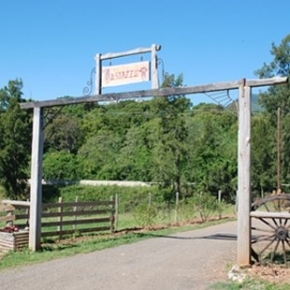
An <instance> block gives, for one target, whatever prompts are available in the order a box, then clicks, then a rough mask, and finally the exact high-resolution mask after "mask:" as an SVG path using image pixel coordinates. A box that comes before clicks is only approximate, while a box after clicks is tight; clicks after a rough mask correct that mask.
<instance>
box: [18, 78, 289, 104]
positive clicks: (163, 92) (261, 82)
mask: <svg viewBox="0 0 290 290" xmlns="http://www.w3.org/2000/svg"><path fill="white" fill-rule="evenodd" d="M243 82H245V83H244V84H245V86H248V87H261V86H270V85H277V84H283V83H286V82H288V78H287V77H274V78H268V79H257V80H240V81H231V82H221V83H211V84H206V85H198V86H188V87H174V88H161V89H151V90H141V91H131V92H123V93H108V94H101V95H92V96H81V97H73V98H68V99H56V100H48V101H35V102H26V103H20V108H21V109H31V108H35V107H39V108H44V107H55V106H65V105H72V104H81V103H90V102H110V101H119V100H125V99H138V98H149V97H153V96H155V97H165V96H172V95H191V94H198V93H209V92H217V91H226V90H234V89H238V88H239V87H240V86H241V85H242V84H243Z"/></svg>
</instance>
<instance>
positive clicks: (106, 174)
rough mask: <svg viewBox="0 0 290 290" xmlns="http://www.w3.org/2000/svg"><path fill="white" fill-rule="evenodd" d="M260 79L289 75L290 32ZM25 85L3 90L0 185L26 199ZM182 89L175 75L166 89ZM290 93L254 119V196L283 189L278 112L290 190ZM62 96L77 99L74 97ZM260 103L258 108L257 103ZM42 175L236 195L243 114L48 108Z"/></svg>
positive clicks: (150, 107) (160, 102) (138, 106)
mask: <svg viewBox="0 0 290 290" xmlns="http://www.w3.org/2000/svg"><path fill="white" fill-rule="evenodd" d="M271 54H272V56H273V60H272V62H270V63H269V64H266V63H265V64H264V65H263V66H262V68H260V69H258V70H257V71H256V72H255V73H256V75H257V77H259V78H266V77H272V76H277V75H278V76H289V75H290V35H288V36H286V37H285V38H284V39H283V40H282V41H281V43H280V44H279V45H275V44H274V43H273V44H272V47H271ZM22 85H23V83H22V80H20V79H16V80H11V81H9V82H8V85H7V86H5V87H4V88H2V89H1V90H0V136H1V138H0V181H1V185H2V187H3V188H4V190H5V192H6V195H7V196H9V197H12V198H21V197H22V196H23V194H24V193H25V190H27V182H26V181H27V179H28V178H29V176H30V164H29V161H30V155H31V137H32V136H31V131H32V112H31V111H26V110H21V109H20V108H19V103H20V102H25V101H26V100H25V99H23V97H22V91H21V90H22ZM181 85H183V76H182V75H178V76H175V75H174V74H167V76H166V78H165V80H164V83H163V86H164V87H173V86H181ZM289 94H290V88H289V85H288V84H287V85H281V86H277V87H270V88H269V89H268V90H267V91H264V92H263V93H260V94H259V96H258V100H259V106H258V107H259V108H261V109H259V110H258V111H257V110H255V111H253V116H252V146H251V154H252V168H251V174H252V191H253V193H254V195H260V194H261V193H263V192H272V191H273V190H276V189H277V182H278V181H277V167H278V162H277V151H278V150H277V148H278V146H277V137H276V136H277V120H278V118H277V112H278V109H279V110H280V112H281V119H280V123H281V145H280V150H279V152H280V154H281V180H279V182H281V184H282V190H283V191H288V184H289V183H290V163H289V159H290V152H289V151H290V98H289ZM64 98H69V96H66V97H64ZM256 105H257V104H256ZM44 134H45V143H44V159H43V177H44V179H47V180H51V179H53V180H59V179H61V180H80V179H93V180H138V181H145V182H151V183H154V184H158V185H159V186H160V188H166V189H167V190H169V191H172V192H176V191H177V192H179V193H180V194H181V196H185V195H188V194H193V193H194V192H201V191H202V192H209V193H215V194H216V193H217V191H218V190H222V192H223V196H224V197H226V198H227V199H228V200H231V199H232V198H233V197H234V196H235V193H236V190H237V135H238V114H237V110H236V106H235V104H231V105H229V106H227V107H224V106H222V105H218V104H215V103H201V104H199V105H197V106H193V105H192V104H191V102H190V99H188V98H187V97H185V96H168V97H152V98H150V99H147V100H142V101H134V100H127V101H122V102H119V103H108V104H98V103H90V104H83V105H69V106H65V107H62V108H61V109H60V108H59V107H56V108H50V109H45V129H44Z"/></svg>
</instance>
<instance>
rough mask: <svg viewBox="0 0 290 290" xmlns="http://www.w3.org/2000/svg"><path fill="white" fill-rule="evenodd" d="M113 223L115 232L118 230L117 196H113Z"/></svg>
mask: <svg viewBox="0 0 290 290" xmlns="http://www.w3.org/2000/svg"><path fill="white" fill-rule="evenodd" d="M114 217H115V218H114V222H115V225H114V228H115V231H117V230H118V219H119V196H118V194H115V212H114Z"/></svg>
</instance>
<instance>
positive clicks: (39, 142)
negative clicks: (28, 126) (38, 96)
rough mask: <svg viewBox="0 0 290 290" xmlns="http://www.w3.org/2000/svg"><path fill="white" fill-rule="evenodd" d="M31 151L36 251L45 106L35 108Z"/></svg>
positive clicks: (36, 245) (32, 239)
mask: <svg viewBox="0 0 290 290" xmlns="http://www.w3.org/2000/svg"><path fill="white" fill-rule="evenodd" d="M32 134H33V135H32V152H31V183H30V215H29V248H30V250H32V251H36V250H37V249H39V247H40V240H41V210H42V155H43V108H41V107H35V108H34V109H33V131H32Z"/></svg>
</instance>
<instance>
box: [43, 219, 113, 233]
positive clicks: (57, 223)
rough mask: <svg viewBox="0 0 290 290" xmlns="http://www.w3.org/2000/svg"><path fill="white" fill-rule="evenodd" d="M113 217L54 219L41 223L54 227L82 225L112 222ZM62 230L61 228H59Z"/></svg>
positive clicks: (44, 225)
mask: <svg viewBox="0 0 290 290" xmlns="http://www.w3.org/2000/svg"><path fill="white" fill-rule="evenodd" d="M111 219H112V217H104V218H93V219H82V220H80V219H79V220H70V221H54V222H43V223H41V226H42V227H52V226H68V225H75V224H76V225H81V224H90V223H104V222H110V221H111ZM59 232H61V230H59Z"/></svg>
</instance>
